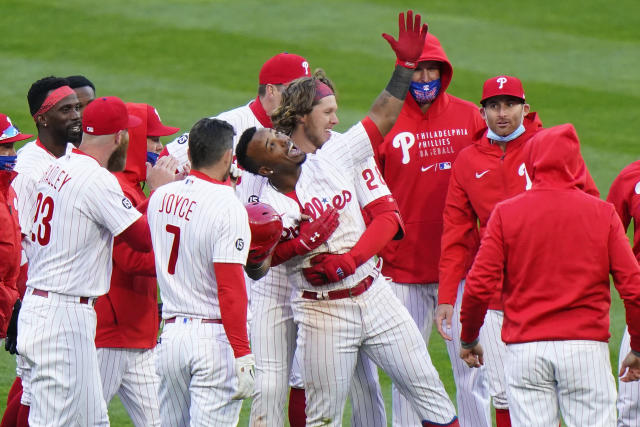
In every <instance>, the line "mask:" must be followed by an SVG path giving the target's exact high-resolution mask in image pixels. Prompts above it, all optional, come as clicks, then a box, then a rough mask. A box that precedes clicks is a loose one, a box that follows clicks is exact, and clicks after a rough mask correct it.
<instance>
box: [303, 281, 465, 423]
mask: <svg viewBox="0 0 640 427" xmlns="http://www.w3.org/2000/svg"><path fill="white" fill-rule="evenodd" d="M293 312H294V318H295V320H296V322H297V324H298V341H297V343H298V349H299V351H300V352H301V359H302V360H303V364H304V369H303V381H304V384H305V395H306V400H307V407H306V414H307V425H308V426H320V425H322V426H339V425H341V423H342V414H343V411H344V403H345V401H346V398H347V394H348V392H349V389H350V386H351V380H352V377H353V373H354V370H355V366H356V362H357V358H358V352H360V351H364V352H365V353H366V354H367V356H369V357H370V358H371V360H372V361H374V362H375V363H376V364H377V365H378V366H380V367H381V368H382V369H383V370H384V371H385V372H386V373H387V374H388V375H389V376H390V377H391V379H392V380H393V381H394V382H395V383H396V385H397V386H398V388H399V390H400V392H401V393H402V394H403V395H405V397H407V398H408V399H409V401H410V402H411V404H412V406H413V407H414V409H415V410H416V412H417V413H418V414H419V416H420V419H421V420H426V421H429V422H432V423H440V424H446V423H449V422H451V421H452V420H453V419H454V417H455V409H454V407H453V404H452V403H451V401H450V400H449V397H448V395H447V393H446V391H445V390H444V386H443V385H442V382H441V381H440V378H439V377H438V372H437V371H436V370H435V368H434V367H433V364H432V363H431V358H430V357H429V353H428V352H427V347H426V345H425V343H424V340H423V338H422V335H421V333H420V331H419V330H418V328H417V326H416V324H415V322H414V321H413V319H412V318H411V316H410V314H409V312H408V311H407V309H406V308H405V307H404V306H403V305H402V303H401V302H400V301H399V300H398V299H397V297H395V295H394V294H393V291H392V290H391V288H390V286H389V283H387V281H386V280H385V279H384V278H383V277H378V278H377V279H375V280H374V282H373V284H372V286H371V288H369V290H367V291H366V292H364V293H363V294H361V295H358V296H356V297H352V298H344V299H336V300H320V301H316V300H309V299H304V298H302V297H296V298H294V300H293Z"/></svg>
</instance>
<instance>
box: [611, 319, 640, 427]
mask: <svg viewBox="0 0 640 427" xmlns="http://www.w3.org/2000/svg"><path fill="white" fill-rule="evenodd" d="M630 351H631V337H630V336H629V330H628V328H625V329H624V335H622V342H621V343H620V354H619V356H618V371H620V365H621V364H622V361H623V360H624V358H625V356H626V355H627V354H629V352H630ZM617 406H618V427H634V426H640V381H634V382H631V383H625V382H622V381H620V380H618V403H617Z"/></svg>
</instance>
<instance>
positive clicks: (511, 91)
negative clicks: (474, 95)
mask: <svg viewBox="0 0 640 427" xmlns="http://www.w3.org/2000/svg"><path fill="white" fill-rule="evenodd" d="M499 95H507V96H514V97H516V98H520V99H522V100H523V101H524V99H525V98H524V89H523V88H522V82H521V81H520V79H519V78H517V77H513V76H496V77H492V78H490V79H488V80H487V81H485V82H484V85H483V86H482V99H481V100H480V103H483V102H484V101H486V100H487V99H489V98H491V97H494V96H499Z"/></svg>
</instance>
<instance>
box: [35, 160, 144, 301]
mask: <svg viewBox="0 0 640 427" xmlns="http://www.w3.org/2000/svg"><path fill="white" fill-rule="evenodd" d="M36 193H37V198H36V209H35V211H36V214H35V215H34V222H33V226H32V228H31V231H30V233H29V234H28V235H27V238H28V239H30V240H31V242H32V243H33V244H34V250H33V257H32V258H31V259H30V260H29V263H30V265H29V280H28V282H27V285H28V286H30V287H32V288H37V289H42V290H46V291H52V292H56V293H60V294H65V295H75V296H86V297H97V296H100V295H104V294H106V293H107V292H108V291H109V282H110V279H111V266H112V263H111V251H112V248H113V236H117V235H118V234H120V233H121V232H123V231H124V230H125V229H126V228H127V227H129V226H130V225H131V224H133V223H134V222H135V221H136V220H137V219H138V218H140V216H141V215H140V212H138V211H137V210H136V209H135V208H134V207H133V205H132V204H131V202H130V201H129V199H127V198H126V197H125V195H124V194H123V193H122V189H121V188H120V185H119V184H118V180H117V179H116V178H115V177H114V176H113V175H112V174H111V173H110V172H109V171H107V170H106V169H105V168H103V167H101V166H100V164H99V163H98V162H97V161H96V160H95V159H94V158H93V157H91V156H89V155H87V154H84V153H82V152H81V151H79V150H75V149H74V150H73V151H72V152H71V153H68V154H65V155H64V156H62V157H60V158H59V159H57V160H55V161H54V162H52V163H51V164H50V165H49V167H48V168H47V170H46V171H45V172H44V174H43V175H42V177H41V178H40V180H39V181H38V183H37V185H36Z"/></svg>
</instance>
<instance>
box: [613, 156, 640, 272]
mask: <svg viewBox="0 0 640 427" xmlns="http://www.w3.org/2000/svg"><path fill="white" fill-rule="evenodd" d="M607 201H608V202H611V203H613V206H615V208H616V211H617V212H618V215H619V216H620V219H621V220H622V225H623V227H624V229H625V230H626V229H627V228H629V224H630V223H631V220H632V219H633V253H634V254H635V255H636V259H638V261H640V160H638V161H635V162H633V163H631V164H630V165H628V166H627V167H625V168H624V169H622V172H620V175H618V176H617V177H616V179H615V180H614V181H613V184H611V188H610V189H609V195H608V196H607Z"/></svg>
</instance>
